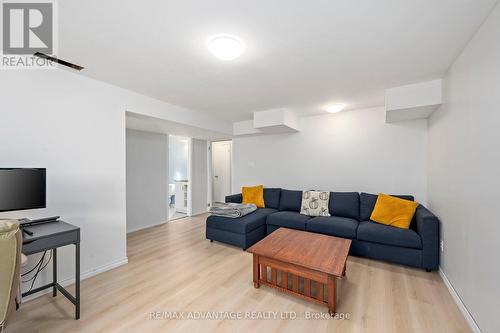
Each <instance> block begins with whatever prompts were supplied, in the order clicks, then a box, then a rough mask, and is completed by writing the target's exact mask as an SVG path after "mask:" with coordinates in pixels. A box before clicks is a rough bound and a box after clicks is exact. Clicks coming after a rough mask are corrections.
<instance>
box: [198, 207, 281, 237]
mask: <svg viewBox="0 0 500 333" xmlns="http://www.w3.org/2000/svg"><path fill="white" fill-rule="evenodd" d="M274 212H277V210H276V209H272V208H259V209H257V210H256V211H254V212H252V213H250V214H248V215H245V216H243V217H239V218H236V219H233V218H230V217H223V216H215V215H211V216H209V217H208V218H207V228H214V229H219V230H225V231H230V232H234V233H237V234H245V233H248V232H250V231H252V230H254V229H257V228H258V227H260V226H262V225H265V224H266V217H267V216H268V215H269V214H272V213H274Z"/></svg>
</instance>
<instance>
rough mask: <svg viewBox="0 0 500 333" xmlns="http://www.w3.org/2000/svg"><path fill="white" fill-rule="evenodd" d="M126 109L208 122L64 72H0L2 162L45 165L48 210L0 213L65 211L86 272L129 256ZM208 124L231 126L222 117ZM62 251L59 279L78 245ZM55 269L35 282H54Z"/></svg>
mask: <svg viewBox="0 0 500 333" xmlns="http://www.w3.org/2000/svg"><path fill="white" fill-rule="evenodd" d="M126 110H128V111H134V112H137V113H141V114H150V115H151V116H155V117H159V118H162V119H167V120H168V119H169V120H171V121H175V122H180V123H184V124H186V125H191V126H193V125H195V126H196V125H200V119H202V120H203V119H204V118H203V117H200V118H197V116H198V115H199V113H197V112H194V111H189V112H188V111H185V110H184V109H180V108H178V107H175V106H172V105H170V104H168V103H163V102H161V101H158V100H154V99H152V98H149V97H145V96H143V95H140V94H136V93H133V92H130V91H128V90H125V89H121V88H117V87H114V86H112V85H109V84H106V83H102V82H99V81H96V80H93V79H90V78H87V77H84V76H81V75H78V74H75V73H72V72H68V71H65V70H23V71H21V70H20V71H15V70H10V71H1V73H0V166H2V167H46V168H47V208H46V209H39V210H31V211H19V212H7V213H0V218H2V217H13V218H20V217H28V218H37V217H46V216H52V215H61V216H62V218H63V219H64V220H67V221H68V222H70V223H73V224H75V225H77V226H79V227H80V228H81V241H82V244H81V271H82V275H83V276H84V277H85V276H90V275H91V274H93V272H96V271H102V270H105V269H108V268H110V267H113V266H115V265H118V264H121V263H124V262H126V260H127V259H126V256H127V253H126V201H125V200H126V197H125V111H126ZM205 125H206V126H205V128H207V129H210V130H220V131H223V130H225V128H226V127H227V130H228V131H230V130H231V126H230V124H225V123H224V122H220V123H216V122H215V121H211V122H210V121H206V122H205ZM226 125H227V126H226ZM60 252H61V254H60V260H59V276H60V279H61V280H68V279H72V278H73V274H74V269H73V267H74V258H73V249H72V248H71V247H67V248H63V249H62V250H61V251H60ZM32 260H33V259H32ZM50 271H51V270H45V271H44V272H43V274H42V276H41V279H40V280H39V282H38V283H37V285H39V284H40V283H41V282H48V281H49V280H48V279H49V278H50V277H51V273H50Z"/></svg>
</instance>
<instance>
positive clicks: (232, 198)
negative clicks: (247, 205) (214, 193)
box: [226, 193, 243, 203]
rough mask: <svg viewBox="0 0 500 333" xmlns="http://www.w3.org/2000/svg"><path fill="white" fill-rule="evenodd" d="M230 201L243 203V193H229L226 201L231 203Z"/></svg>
mask: <svg viewBox="0 0 500 333" xmlns="http://www.w3.org/2000/svg"><path fill="white" fill-rule="evenodd" d="M230 202H232V203H242V202H243V195H242V194H241V193H238V194H232V195H228V196H227V197H226V203H230Z"/></svg>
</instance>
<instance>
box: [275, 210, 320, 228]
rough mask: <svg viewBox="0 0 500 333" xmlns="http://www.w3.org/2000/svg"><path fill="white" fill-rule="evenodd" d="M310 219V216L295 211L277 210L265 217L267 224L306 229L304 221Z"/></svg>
mask: <svg viewBox="0 0 500 333" xmlns="http://www.w3.org/2000/svg"><path fill="white" fill-rule="evenodd" d="M309 220H311V217H310V216H306V215H301V214H300V213H297V212H288V211H284V212H277V213H274V214H271V215H269V216H268V217H267V224H271V225H275V226H279V227H285V228H291V229H298V230H306V223H307V222H308V221H309Z"/></svg>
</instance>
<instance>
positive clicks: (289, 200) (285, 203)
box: [279, 189, 302, 212]
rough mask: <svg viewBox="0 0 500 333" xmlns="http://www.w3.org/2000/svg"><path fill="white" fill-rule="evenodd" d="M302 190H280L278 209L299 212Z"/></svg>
mask: <svg viewBox="0 0 500 333" xmlns="http://www.w3.org/2000/svg"><path fill="white" fill-rule="evenodd" d="M301 203H302V191H291V190H284V189H282V190H281V198H280V208H279V209H280V210H281V211H283V210H286V211H291V212H300V205H301Z"/></svg>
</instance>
